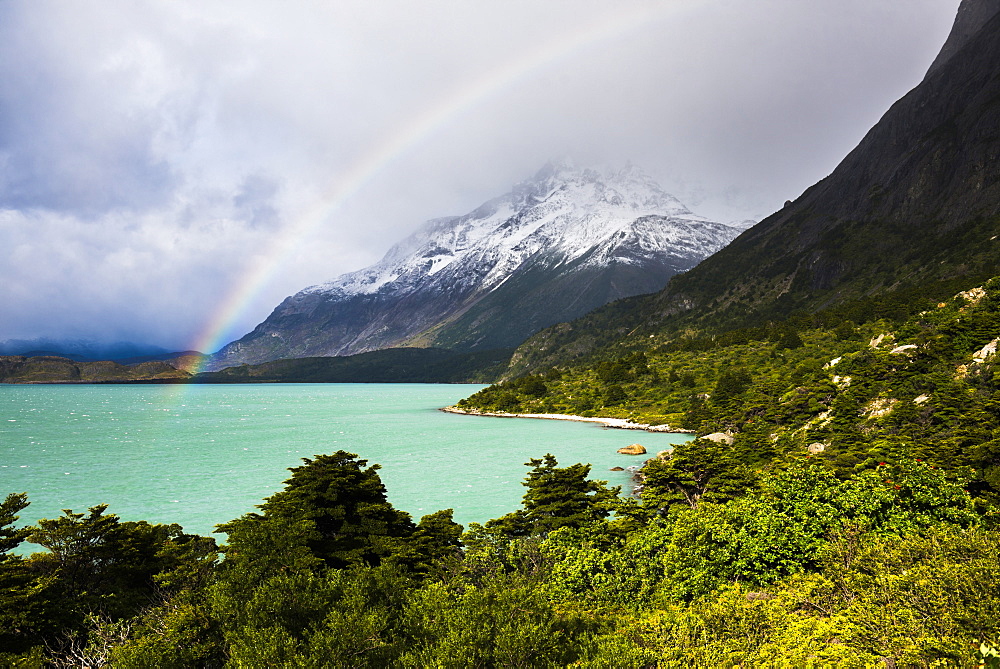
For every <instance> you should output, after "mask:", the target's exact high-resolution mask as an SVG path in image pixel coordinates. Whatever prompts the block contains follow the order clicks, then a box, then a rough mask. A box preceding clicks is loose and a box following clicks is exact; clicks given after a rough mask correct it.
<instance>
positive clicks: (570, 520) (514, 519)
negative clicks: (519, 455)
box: [486, 453, 621, 537]
mask: <svg viewBox="0 0 1000 669" xmlns="http://www.w3.org/2000/svg"><path fill="white" fill-rule="evenodd" d="M556 465H558V462H557V461H556V459H555V457H554V456H553V455H552V454H550V453H546V454H545V456H544V457H543V458H542V459H537V458H534V459H532V460H529V461H528V462H526V463H525V466H528V467H532V470H531V471H530V472H528V476H527V478H526V479H525V481H524V482H523V483H522V485H524V486H525V487H527V488H528V490H527V492H525V493H524V498H523V500H522V502H521V504H522V507H523V508H522V509H519V510H518V511H515V512H514V513H509V514H507V515H506V516H503V517H502V518H498V519H496V520H491V521H489V522H488V523H487V524H486V527H487V528H489V529H498V530H500V531H501V532H503V533H504V534H506V535H508V536H514V537H517V536H529V535H533V534H542V535H545V534H548V533H549V532H551V531H552V530H556V529H559V528H560V527H583V526H584V525H588V524H590V523H593V522H595V521H599V520H604V519H605V518H607V517H608V515H610V513H611V511H612V510H613V509H614V507H615V504H616V501H617V499H618V493H619V492H620V491H621V488H620V487H617V486H616V487H614V488H609V487H607V481H592V480H589V479H587V475H588V474H590V465H584V464H580V463H577V464H575V465H570V466H569V467H557V466H556Z"/></svg>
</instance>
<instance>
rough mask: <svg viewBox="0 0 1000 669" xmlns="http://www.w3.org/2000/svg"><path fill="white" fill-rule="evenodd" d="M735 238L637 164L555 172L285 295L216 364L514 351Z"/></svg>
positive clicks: (656, 284)
mask: <svg viewBox="0 0 1000 669" xmlns="http://www.w3.org/2000/svg"><path fill="white" fill-rule="evenodd" d="M737 234H739V230H737V229H736V228H733V227H731V226H728V225H725V224H722V223H716V222H712V221H709V220H707V219H705V218H703V217H701V216H697V215H695V214H693V213H692V212H691V211H690V210H689V209H688V208H687V207H685V206H684V205H683V204H681V203H680V202H679V201H678V200H677V199H676V198H674V197H673V196H671V195H669V194H668V193H666V192H664V191H663V189H662V188H660V186H659V185H658V184H657V183H656V182H655V181H654V180H653V179H652V178H651V177H649V176H648V175H647V174H646V173H645V172H643V171H642V170H641V169H639V168H638V167H636V166H635V165H631V164H629V165H626V166H625V167H624V168H580V167H577V166H576V165H575V164H574V163H573V162H572V161H568V160H560V161H552V162H549V163H547V164H546V165H545V166H544V167H543V168H542V169H541V170H539V171H538V172H537V173H536V174H535V176H534V177H532V178H530V179H528V180H526V181H523V182H521V183H519V184H517V185H516V186H514V187H513V189H512V190H511V191H510V192H509V193H507V194H505V195H501V196H499V197H496V198H494V199H492V200H490V201H489V202H486V203H484V204H483V205H481V206H479V207H478V208H476V209H475V210H473V211H472V212H470V213H468V214H465V215H464V216H449V217H446V218H439V219H434V220H431V221H428V222H426V223H425V224H424V225H423V226H421V227H420V228H419V229H418V230H417V231H416V232H414V233H413V234H412V235H410V237H408V238H407V239H405V240H403V241H401V242H400V243H399V244H397V245H396V246H394V247H393V248H392V249H390V250H389V252H388V253H387V254H386V255H385V257H384V258H382V260H380V261H379V262H378V263H376V264H374V265H372V266H371V267H367V268H365V269H362V270H359V271H356V272H351V273H348V274H344V275H342V276H339V277H337V278H335V279H333V280H332V281H329V282H327V283H324V284H321V285H318V286H312V287H310V288H307V289H305V290H303V291H301V292H299V293H298V294H296V295H293V296H291V297H289V298H288V299H286V300H285V301H284V302H283V303H282V304H281V305H279V306H278V308H277V309H275V311H274V312H273V313H272V314H271V316H269V317H268V319H267V320H266V321H264V322H263V323H261V324H260V325H259V326H257V328H256V329H254V331H253V332H251V333H250V334H248V335H247V336H245V337H243V338H242V339H240V340H239V341H237V342H233V343H232V344H229V345H228V346H226V347H225V348H224V349H223V350H222V351H220V353H219V355H218V356H217V358H216V360H215V362H214V363H213V365H212V366H213V367H214V368H215V369H218V368H220V367H222V366H226V365H233V364H241V363H244V362H248V363H258V362H265V361H267V360H274V359H277V358H289V357H305V356H325V355H349V354H354V353H361V352H364V351H370V350H376V349H380V348H388V347H398V346H437V347H445V348H456V349H461V350H484V349H488V348H504V347H513V346H516V345H517V344H519V343H521V342H522V341H523V340H524V339H525V338H526V337H528V336H529V335H531V334H533V333H534V332H537V331H538V330H540V329H542V328H544V327H547V326H549V325H553V324H555V323H558V322H562V321H566V320H570V319H572V318H576V317H577V316H581V315H583V314H584V313H586V312H587V311H590V310H591V309H594V308H596V307H598V306H601V305H603V304H606V303H608V302H610V301H613V300H617V299H621V298H623V297H628V296H631V295H636V294H640V293H649V292H654V291H656V290H659V289H660V288H662V287H663V286H664V285H665V284H666V282H667V280H668V279H669V278H670V277H671V276H673V275H674V274H676V273H677V272H680V271H686V270H687V269H690V268H691V267H693V266H694V265H695V264H697V263H698V262H699V261H701V260H702V259H703V258H704V257H706V256H708V255H710V254H711V253H714V252H715V251H717V250H718V249H720V248H722V247H723V246H724V245H726V244H727V243H728V242H729V241H731V240H732V239H733V238H734V237H735V236H736V235H737Z"/></svg>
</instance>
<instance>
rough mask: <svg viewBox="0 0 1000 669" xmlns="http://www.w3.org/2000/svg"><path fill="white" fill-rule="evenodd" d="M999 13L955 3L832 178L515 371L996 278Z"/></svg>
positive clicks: (556, 335) (561, 332)
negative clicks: (955, 12) (918, 67)
mask: <svg viewBox="0 0 1000 669" xmlns="http://www.w3.org/2000/svg"><path fill="white" fill-rule="evenodd" d="M998 11H1000V2H997V0H988V1H986V0H980V1H973V2H970V1H969V0H966V2H965V3H963V5H962V11H961V12H960V15H959V20H958V21H957V22H956V27H955V31H954V32H953V36H952V37H951V38H950V39H949V42H948V44H949V46H948V49H947V50H946V51H944V52H942V56H940V57H939V58H938V60H937V61H935V64H934V66H933V67H932V68H931V69H930V71H929V72H928V74H927V76H926V77H925V79H924V81H922V82H921V83H920V84H919V85H918V86H917V87H916V88H915V89H914V90H912V91H911V92H910V93H908V94H907V95H906V96H905V97H903V98H902V99H901V100H899V101H898V102H897V103H896V104H895V105H893V107H892V108H891V109H890V110H889V111H888V112H887V113H886V114H885V116H883V118H882V119H881V120H880V121H879V123H878V124H877V125H876V126H875V127H874V128H872V130H871V131H870V132H869V133H868V135H867V136H866V137H865V138H864V139H863V140H862V142H861V143H860V145H859V146H858V147H857V148H856V149H855V150H854V151H852V152H851V153H850V154H849V155H848V156H847V157H846V158H845V159H844V161H843V162H842V163H841V164H840V165H839V166H838V167H837V168H836V170H835V171H834V172H833V173H832V174H831V175H830V176H829V177H827V178H826V179H824V180H822V181H820V182H819V183H817V184H816V185H814V186H813V187H811V188H810V189H808V190H807V191H806V192H805V193H804V194H803V195H802V196H801V197H799V198H798V199H797V200H795V201H794V202H793V203H790V204H788V205H787V206H786V207H784V208H783V209H782V210H781V211H779V212H777V213H775V214H773V215H772V216H770V217H768V218H766V219H765V220H764V221H762V222H761V223H760V224H759V225H757V226H755V227H754V228H752V229H750V230H748V231H746V232H744V233H743V234H742V235H741V236H740V237H739V238H738V239H736V240H735V241H734V242H733V243H732V244H730V245H729V246H727V247H726V248H725V249H723V250H722V251H720V252H719V253H717V254H715V255H713V256H712V257H710V258H708V259H707V260H706V261H705V262H703V263H701V264H700V265H699V266H698V267H696V268H694V269H693V270H691V271H690V272H687V273H686V274H684V275H683V276H678V277H676V278H675V279H673V280H672V281H671V282H670V284H669V285H668V286H667V288H666V289H665V290H664V291H662V292H660V293H658V294H657V295H655V296H651V297H648V298H637V299H635V300H632V301H630V302H628V303H625V304H616V305H613V306H611V307H609V308H606V309H605V310H603V311H598V312H597V313H595V314H593V315H591V316H588V317H587V318H586V319H584V320H581V321H578V322H575V323H572V324H571V325H570V326H562V327H560V328H557V329H551V330H548V331H545V332H543V333H540V334H539V335H538V336H536V337H535V338H533V339H532V340H530V341H528V342H526V343H525V345H524V346H522V348H521V350H520V351H519V352H518V354H516V355H515V369H516V370H517V371H525V370H527V369H532V368H540V367H544V366H548V365H551V364H553V363H556V362H559V361H564V360H568V359H572V358H573V357H574V356H579V355H581V354H585V353H586V352H588V351H590V350H593V349H594V348H595V347H598V346H602V345H606V344H609V343H611V342H613V341H616V340H619V339H621V338H622V336H623V335H625V334H626V333H629V332H633V331H635V332H636V335H635V336H636V337H638V336H639V335H640V334H641V335H642V336H645V337H648V335H649V333H653V332H660V331H663V330H667V331H675V332H676V331H677V330H679V329H680V328H682V327H688V328H690V327H695V328H699V329H707V330H715V331H718V330H725V329H728V328H732V327H745V326H748V325H756V324H761V323H765V322H767V321H769V320H773V319H780V318H784V317H786V316H787V315H788V314H791V313H794V312H796V311H805V312H812V311H816V310H819V309H823V308H826V307H829V306H831V305H837V304H842V303H844V302H845V301H849V300H856V299H859V298H864V297H866V296H872V295H879V294H889V293H891V292H893V291H898V290H901V289H905V290H908V291H911V292H913V291H916V292H917V293H921V292H922V293H923V294H925V295H926V296H927V297H936V296H939V295H941V294H942V292H943V291H945V292H946V291H947V290H951V289H952V288H953V287H954V285H955V281H956V280H962V278H963V277H965V278H967V279H968V281H967V282H975V281H981V280H983V279H984V278H986V277H989V276H993V275H996V274H1000V247H998V246H997V245H998V244H1000V241H998V239H1000V161H998V157H1000V16H998ZM986 17H990V18H988V19H987V18H986ZM977 26H978V30H974V29H975V28H976V27H977ZM970 32H971V33H972V34H967V33H970ZM543 349H544V353H542V354H540V352H541V351H543Z"/></svg>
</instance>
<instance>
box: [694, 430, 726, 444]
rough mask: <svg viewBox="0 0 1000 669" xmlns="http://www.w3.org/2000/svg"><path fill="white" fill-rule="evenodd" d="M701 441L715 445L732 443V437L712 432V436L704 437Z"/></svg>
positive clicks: (723, 433)
mask: <svg viewBox="0 0 1000 669" xmlns="http://www.w3.org/2000/svg"><path fill="white" fill-rule="evenodd" d="M702 439H708V440H709V441H714V442H715V443H717V444H731V443H733V435H731V434H726V433H725V432H713V433H712V434H707V435H705V436H704V437H702Z"/></svg>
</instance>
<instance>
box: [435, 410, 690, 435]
mask: <svg viewBox="0 0 1000 669" xmlns="http://www.w3.org/2000/svg"><path fill="white" fill-rule="evenodd" d="M440 411H444V412H445V413H454V414H460V415H463V416H488V417H490V418H539V419H542V420H571V421H574V422H578V423H598V424H600V425H603V426H604V427H610V428H614V429H616V430H642V431H643V432H669V433H671V434H694V431H693V430H682V429H679V428H673V427H670V426H669V425H649V424H647V423H633V422H632V421H630V420H628V419H626V418H599V417H597V416H594V417H587V416H571V415H567V414H561V413H502V412H498V411H476V410H475V409H472V410H468V409H460V408H458V407H457V406H450V407H443V408H442V409H440Z"/></svg>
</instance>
